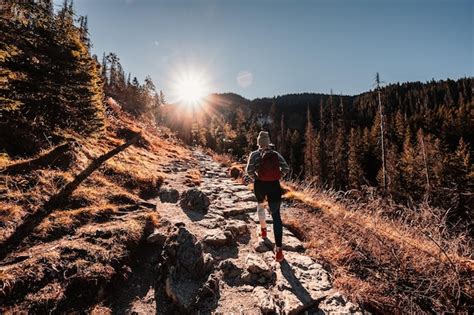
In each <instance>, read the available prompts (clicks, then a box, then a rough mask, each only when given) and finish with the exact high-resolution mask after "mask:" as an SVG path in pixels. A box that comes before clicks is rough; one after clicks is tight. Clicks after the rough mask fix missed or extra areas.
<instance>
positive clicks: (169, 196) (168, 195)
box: [158, 188, 179, 203]
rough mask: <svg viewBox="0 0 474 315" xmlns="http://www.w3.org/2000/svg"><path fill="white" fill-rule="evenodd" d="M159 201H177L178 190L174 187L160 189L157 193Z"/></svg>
mask: <svg viewBox="0 0 474 315" xmlns="http://www.w3.org/2000/svg"><path fill="white" fill-rule="evenodd" d="M158 196H159V197H160V201H161V202H170V203H177V202H178V200H179V192H178V191H177V190H176V189H173V188H169V189H162V190H160V193H159V195H158Z"/></svg>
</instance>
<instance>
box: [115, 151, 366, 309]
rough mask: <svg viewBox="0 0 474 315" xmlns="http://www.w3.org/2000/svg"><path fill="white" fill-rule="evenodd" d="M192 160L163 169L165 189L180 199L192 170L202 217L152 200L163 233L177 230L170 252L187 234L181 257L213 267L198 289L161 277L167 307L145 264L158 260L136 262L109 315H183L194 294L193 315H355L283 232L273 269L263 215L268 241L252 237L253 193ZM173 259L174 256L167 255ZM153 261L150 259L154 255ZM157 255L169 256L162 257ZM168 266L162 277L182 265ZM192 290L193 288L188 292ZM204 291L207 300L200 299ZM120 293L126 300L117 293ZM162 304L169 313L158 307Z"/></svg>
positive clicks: (202, 158)
mask: <svg viewBox="0 0 474 315" xmlns="http://www.w3.org/2000/svg"><path fill="white" fill-rule="evenodd" d="M193 157H194V161H193V162H191V163H187V164H186V165H185V164H184V163H182V162H179V161H174V163H172V165H170V166H169V167H168V169H166V170H165V171H166V172H168V173H170V176H169V178H171V179H172V180H168V182H165V186H164V189H166V190H173V189H176V190H177V191H178V192H179V194H180V195H182V193H183V192H184V191H186V190H189V189H190V188H191V186H193V185H192V182H191V181H190V175H189V172H190V170H194V171H195V170H196V169H198V170H199V171H200V173H201V176H202V178H201V184H200V185H199V187H198V189H199V190H200V191H201V192H203V193H204V194H205V195H206V196H207V197H208V198H209V201H210V205H209V209H208V211H207V213H206V212H199V211H193V210H183V209H182V207H180V205H179V203H178V202H176V200H171V201H174V202H161V201H160V199H156V200H151V201H152V202H156V203H157V212H158V213H159V215H160V218H161V220H163V221H164V222H169V223H168V226H178V227H179V230H180V232H177V233H178V234H177V235H178V242H177V243H178V244H177V247H176V248H177V250H178V251H179V249H180V248H184V246H185V245H183V243H182V242H186V239H184V241H183V240H181V241H179V237H181V236H180V235H181V234H182V235H188V234H183V233H184V232H183V231H184V229H186V231H187V232H186V233H188V232H189V235H194V236H189V237H192V242H191V243H192V245H191V246H192V247H191V249H186V251H188V250H190V251H195V249H196V248H197V253H198V256H196V257H197V258H196V257H194V256H193V257H192V258H189V259H188V260H199V259H201V258H199V255H202V257H204V258H203V259H201V260H203V261H204V263H202V266H207V265H211V266H212V267H211V268H210V270H211V271H210V272H208V273H206V275H205V277H208V279H207V280H206V281H205V280H203V281H202V283H201V282H189V283H188V280H179V279H178V278H179V275H178V276H176V275H174V274H173V273H172V272H170V273H169V274H170V276H169V277H174V278H173V279H169V278H166V276H165V278H166V279H164V282H166V287H165V288H163V292H162V293H163V294H164V295H168V297H170V300H171V301H172V302H173V305H174V306H169V301H168V302H166V301H160V299H161V295H160V292H157V291H158V290H159V289H158V287H157V286H154V285H153V281H151V280H150V277H152V271H154V270H155V269H153V268H152V267H151V265H147V264H149V263H151V262H153V261H155V260H157V259H159V257H158V258H156V257H155V258H156V259H154V258H148V259H147V258H146V257H142V258H143V259H144V263H145V265H146V266H144V267H143V266H142V268H141V269H140V268H138V267H136V268H137V270H140V272H136V273H132V274H133V275H134V276H133V278H132V279H131V280H130V281H129V285H128V286H126V287H124V288H122V289H121V290H118V292H117V294H115V296H114V297H113V298H112V300H111V301H110V303H111V306H112V309H114V310H116V311H117V312H119V313H150V312H155V313H162V312H163V313H167V312H168V313H169V312H170V310H173V309H174V307H176V305H181V306H182V307H184V308H183V309H185V310H188V311H189V310H190V309H189V308H186V307H187V305H188V304H186V303H187V302H186V301H187V300H186V299H187V297H191V298H195V295H196V292H198V293H197V294H198V295H199V298H198V302H197V303H194V304H192V305H193V306H192V310H193V312H197V311H198V310H199V312H200V313H201V314H207V313H217V314H261V313H280V314H298V313H305V314H324V313H331V314H332V313H359V312H360V309H359V308H358V307H357V306H356V305H354V304H353V303H351V302H349V301H347V299H346V298H345V297H344V296H342V295H341V294H340V293H338V292H336V291H334V290H333V289H332V284H331V275H330V274H329V273H328V272H327V271H326V270H324V268H323V267H322V266H321V265H320V264H318V263H317V262H316V261H314V260H312V259H311V258H309V257H308V256H306V255H305V254H304V247H303V244H302V242H301V241H300V240H299V239H298V238H297V237H296V236H295V235H293V234H292V233H291V232H290V231H289V230H287V229H286V228H284V237H283V243H284V252H285V258H286V259H285V261H284V262H282V263H280V264H279V263H276V262H275V261H274V258H273V252H272V248H273V231H272V230H271V228H272V225H271V219H270V218H271V217H270V215H268V214H267V221H268V223H269V233H268V234H269V239H267V240H262V239H260V238H259V237H258V236H257V233H256V231H257V224H258V223H257V222H258V220H257V216H256V202H255V201H256V200H255V197H254V195H253V193H252V192H251V191H249V189H248V187H246V186H244V185H240V184H238V183H236V182H234V181H233V180H232V179H230V178H228V175H227V173H226V170H225V168H223V167H222V166H221V165H220V164H219V163H217V162H215V161H213V160H212V159H211V157H209V156H208V155H205V154H203V153H202V152H200V151H194V153H193ZM171 174H172V175H171ZM285 208H286V207H285V205H283V207H282V211H285ZM194 237H195V238H194ZM170 244H171V243H170ZM196 244H198V245H196ZM165 246H166V244H165ZM170 246H171V245H170ZM183 250H184V249H183ZM175 252H176V250H173V251H172V253H175ZM201 252H202V253H201ZM155 254H156V253H155ZM155 254H154V255H152V256H153V257H154V256H156V255H155ZM161 255H162V256H163V257H167V254H166V253H165V251H164V252H163V253H162V254H161ZM185 255H187V254H186V253H185ZM168 256H169V255H168ZM176 257H179V254H176ZM190 257H191V256H190ZM165 260H166V259H165ZM181 263H183V264H186V263H187V262H181ZM170 264H171V263H170ZM172 264H173V266H172V267H170V266H168V267H167V268H168V269H166V270H172V271H173V270H175V269H174V268H175V266H174V265H176V268H179V266H178V265H179V264H180V262H179V261H174V262H173V263H172ZM162 265H163V264H162ZM147 266H148V267H147ZM132 268H133V267H132ZM170 268H171V269H170ZM203 268H204V267H203ZM206 268H207V267H206ZM198 269H199V268H198ZM163 270H164V269H163ZM183 270H185V269H183ZM196 272H199V270H198V271H196ZM196 279H197V278H196ZM162 280H163V279H162ZM168 280H170V281H169V282H168ZM162 282H163V281H162ZM169 283H172V284H170V285H169ZM194 287H196V288H195V289H193V288H194ZM198 287H200V288H199V289H198ZM203 287H205V288H208V290H207V294H204V295H203V294H202V292H203V289H202V288H203ZM173 288H178V289H173ZM193 290H194V291H193ZM120 291H122V292H126V293H125V294H121V293H120ZM188 291H189V294H188V293H187V292H188ZM186 294H187V295H186ZM165 304H166V305H168V306H163V305H165ZM183 305H184V306H183ZM189 305H191V304H189ZM183 309H182V310H183Z"/></svg>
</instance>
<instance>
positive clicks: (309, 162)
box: [304, 106, 315, 180]
mask: <svg viewBox="0 0 474 315" xmlns="http://www.w3.org/2000/svg"><path fill="white" fill-rule="evenodd" d="M314 140H315V136H314V126H313V120H312V118H311V111H310V109H309V106H308V108H307V111H306V131H305V147H304V173H305V178H306V179H309V180H311V179H312V178H313V175H314V174H313V170H314V165H313V164H314V161H313V160H314V158H315V152H314Z"/></svg>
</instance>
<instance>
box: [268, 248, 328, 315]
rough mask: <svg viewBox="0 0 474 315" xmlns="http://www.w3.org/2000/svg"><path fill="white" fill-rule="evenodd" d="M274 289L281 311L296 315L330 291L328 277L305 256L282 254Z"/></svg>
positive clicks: (320, 267) (290, 253) (291, 253)
mask: <svg viewBox="0 0 474 315" xmlns="http://www.w3.org/2000/svg"><path fill="white" fill-rule="evenodd" d="M276 279H277V281H276V283H275V286H276V288H277V289H278V290H279V291H280V292H279V293H278V300H279V303H278V305H280V307H281V311H282V313H284V314H299V313H300V312H302V311H304V310H306V309H308V308H310V307H312V306H314V305H315V304H317V303H318V302H319V301H321V300H323V299H325V298H326V297H327V296H328V295H329V292H330V289H331V281H330V276H329V274H328V272H327V271H326V270H324V269H323V267H322V266H321V265H320V264H318V263H317V262H315V261H314V260H313V259H311V258H310V257H308V256H305V255H302V254H299V253H295V252H286V253H285V260H284V261H283V262H282V263H280V264H278V266H277V269H276Z"/></svg>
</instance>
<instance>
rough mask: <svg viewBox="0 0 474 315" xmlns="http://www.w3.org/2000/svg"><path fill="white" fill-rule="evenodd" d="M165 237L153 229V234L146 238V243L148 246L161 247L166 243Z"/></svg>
mask: <svg viewBox="0 0 474 315" xmlns="http://www.w3.org/2000/svg"><path fill="white" fill-rule="evenodd" d="M166 238H167V235H166V234H164V233H162V232H161V231H160V230H158V229H155V230H154V231H153V233H151V234H150V235H149V236H148V237H147V238H146V241H147V242H148V243H150V244H156V245H163V244H164V243H165V241H166Z"/></svg>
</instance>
